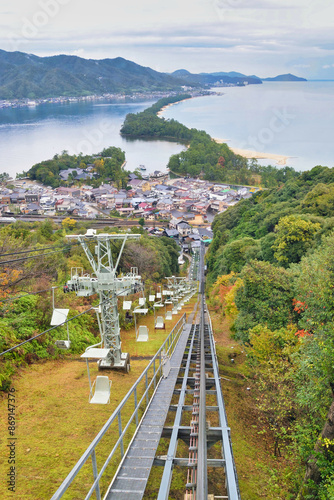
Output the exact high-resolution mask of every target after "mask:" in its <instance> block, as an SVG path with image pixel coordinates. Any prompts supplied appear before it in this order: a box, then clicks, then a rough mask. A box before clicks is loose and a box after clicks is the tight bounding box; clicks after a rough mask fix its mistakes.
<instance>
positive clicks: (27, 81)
mask: <svg viewBox="0 0 334 500" xmlns="http://www.w3.org/2000/svg"><path fill="white" fill-rule="evenodd" d="M183 84H184V82H183V81H182V80H181V79H178V78H176V77H173V76H171V75H168V74H165V73H159V72H158V71H154V70H153V69H151V68H146V67H143V66H140V65H139V64H136V63H134V62H131V61H127V60H126V59H123V58H122V57H117V58H115V59H102V60H94V59H83V58H81V57H77V56H67V55H58V56H50V57H38V56H35V55H33V54H25V53H23V52H6V51H4V50H0V99H22V98H29V99H37V98H46V97H58V96H84V95H91V94H98V95H102V94H105V93H114V92H116V93H121V92H138V91H141V92H143V91H153V90H156V91H164V90H165V91H168V90H180V89H181V85H183Z"/></svg>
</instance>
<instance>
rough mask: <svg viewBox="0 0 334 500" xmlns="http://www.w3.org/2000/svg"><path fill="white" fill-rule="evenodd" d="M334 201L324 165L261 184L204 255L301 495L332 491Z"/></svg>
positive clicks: (219, 223) (218, 221)
mask: <svg viewBox="0 0 334 500" xmlns="http://www.w3.org/2000/svg"><path fill="white" fill-rule="evenodd" d="M333 200H334V169H333V168H332V169H330V168H327V167H321V166H317V167H315V168H313V169H312V170H311V171H309V172H304V173H302V174H300V175H299V176H298V177H296V178H293V179H290V180H289V181H288V182H286V183H285V185H282V186H280V187H279V188H276V189H271V190H269V189H268V190H265V191H259V192H257V193H255V194H254V195H253V196H252V198H251V199H249V200H245V201H241V202H239V203H238V204H237V205H235V206H234V207H231V208H229V209H228V210H227V211H226V212H224V213H222V214H220V215H218V216H217V217H216V218H215V220H214V224H213V229H214V239H213V242H212V244H211V246H210V248H209V253H208V258H207V264H208V271H209V274H208V280H209V282H210V283H211V288H210V291H209V293H210V301H211V306H212V307H214V308H215V309H216V310H218V311H219V314H220V315H221V317H222V318H229V320H230V321H231V322H232V331H233V335H234V338H235V339H237V340H238V341H239V342H241V343H242V344H243V346H244V348H245V349H246V352H247V356H248V365H249V368H250V372H251V378H250V384H251V386H252V390H253V393H252V394H253V396H254V402H255V404H256V407H257V410H258V411H259V412H260V415H261V422H262V425H263V431H264V432H270V434H271V435H272V436H273V439H274V441H275V450H274V452H275V455H276V456H284V457H286V458H288V457H289V456H291V457H294V460H296V459H297V461H298V463H299V474H300V475H299V477H295V478H294V480H293V481H292V480H291V478H286V479H285V481H286V482H287V483H288V484H289V488H290V490H291V497H289V498H296V495H297V493H298V490H300V496H299V497H298V499H299V500H302V499H305V500H306V499H311V498H312V499H313V498H314V499H331V498H334V481H333V477H334V429H333V425H332V424H331V422H332V421H333V416H334V403H333V394H334V364H333V359H334V295H333V282H334V252H333V249H334V201H333ZM320 434H321V436H320ZM305 464H306V474H305ZM304 474H305V478H304V482H303V475H304ZM301 484H303V486H302V489H300V485H301Z"/></svg>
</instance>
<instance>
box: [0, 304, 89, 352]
mask: <svg viewBox="0 0 334 500" xmlns="http://www.w3.org/2000/svg"><path fill="white" fill-rule="evenodd" d="M92 309H95V308H94V307H90V308H89V309H87V310H86V311H83V312H82V313H79V314H77V315H76V316H73V318H70V319H67V320H66V321H64V322H63V323H61V324H60V325H56V326H52V327H51V328H49V329H48V330H45V331H44V332H42V333H38V334H37V335H35V336H34V337H31V338H30V339H28V340H24V341H23V342H21V343H20V344H17V345H15V346H14V347H10V348H9V349H7V350H6V351H3V352H0V356H3V355H4V354H7V353H8V352H11V351H14V349H17V348H18V347H21V345H24V344H27V343H28V342H31V341H32V340H34V339H37V338H38V337H41V336H42V335H45V334H46V333H49V332H51V331H52V330H55V329H56V328H58V327H59V326H62V325H65V324H66V323H69V322H70V321H72V320H73V319H76V318H78V317H79V316H82V315H83V314H86V313H88V312H89V311H91V310H92Z"/></svg>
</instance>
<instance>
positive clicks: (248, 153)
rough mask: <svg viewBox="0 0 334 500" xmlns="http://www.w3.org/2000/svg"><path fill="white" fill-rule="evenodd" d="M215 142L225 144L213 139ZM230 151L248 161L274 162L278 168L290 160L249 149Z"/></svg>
mask: <svg viewBox="0 0 334 500" xmlns="http://www.w3.org/2000/svg"><path fill="white" fill-rule="evenodd" d="M213 140H214V141H215V142H217V143H218V144H223V143H226V142H227V141H224V140H222V139H216V138H214V139H213ZM229 148H230V150H231V151H233V153H235V154H236V155H240V156H243V157H244V158H247V159H248V160H252V159H255V160H275V161H276V165H280V166H285V165H286V164H287V161H288V160H289V158H292V156H285V155H279V154H275V153H261V152H259V151H253V150H250V149H241V148H232V147H230V146H229Z"/></svg>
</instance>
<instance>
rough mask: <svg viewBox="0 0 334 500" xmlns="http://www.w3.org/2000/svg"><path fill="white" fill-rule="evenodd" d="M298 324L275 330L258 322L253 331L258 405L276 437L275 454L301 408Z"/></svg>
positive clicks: (251, 350) (252, 358)
mask: <svg viewBox="0 0 334 500" xmlns="http://www.w3.org/2000/svg"><path fill="white" fill-rule="evenodd" d="M295 332H296V327H293V326H290V327H288V328H281V329H279V330H275V331H272V330H270V329H269V328H267V327H266V326H263V325H258V326H256V327H255V328H253V329H251V330H250V331H249V342H250V347H249V348H247V355H248V360H249V363H250V364H251V366H252V370H253V373H254V375H255V376H254V381H255V386H256V388H257V398H256V405H257V407H258V409H259V410H260V411H261V414H262V418H263V419H264V423H265V428H266V427H267V426H268V427H269V429H270V430H271V432H272V433H273V435H274V438H275V445H274V454H275V456H277V455H280V448H279V442H280V440H281V439H282V438H285V437H286V436H287V434H290V432H289V431H288V429H289V428H291V426H290V421H291V420H293V419H294V417H295V414H296V411H297V408H296V406H297V405H296V400H295V388H296V377H295V372H296V370H297V367H296V365H295V364H294V363H293V356H294V354H295V353H296V352H298V349H299V346H300V339H299V338H298V337H297V336H296V335H295Z"/></svg>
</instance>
